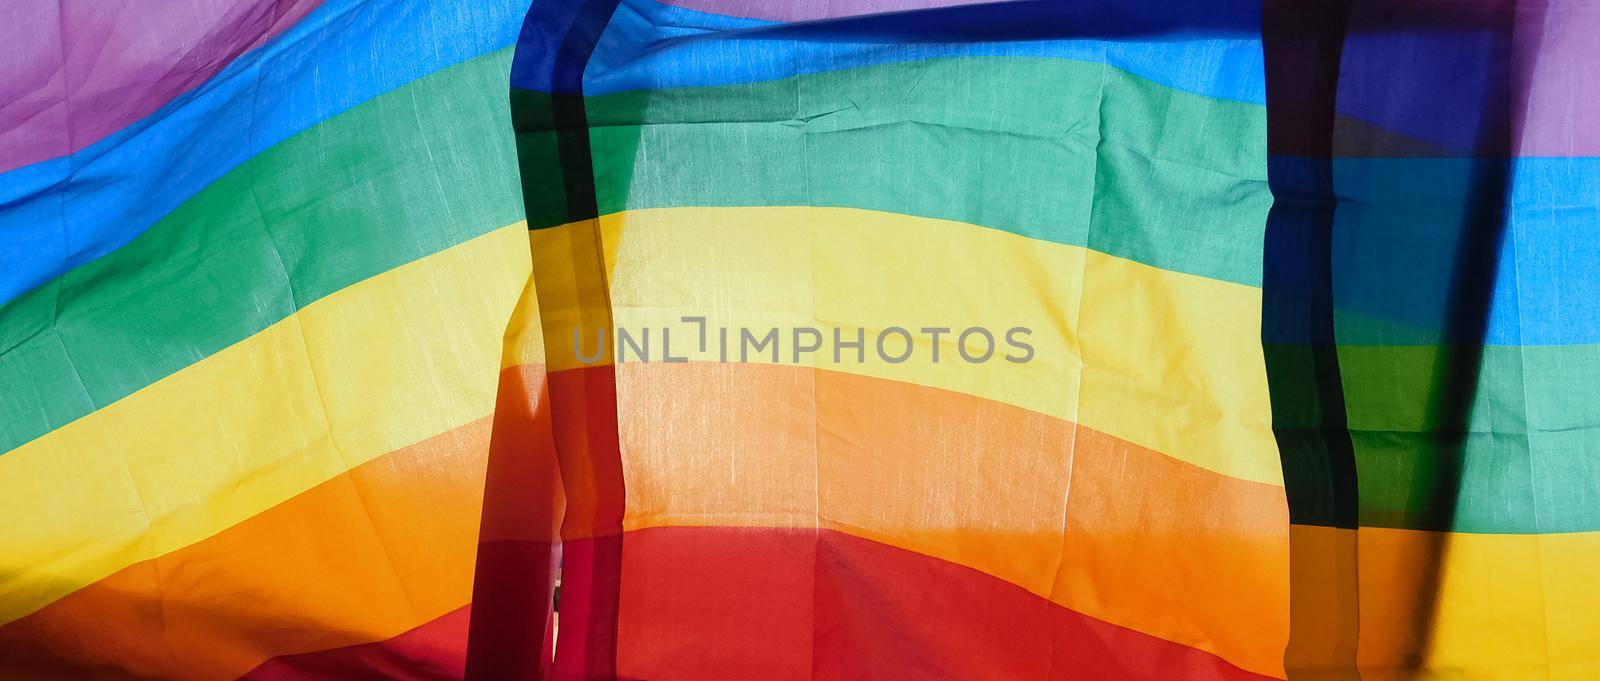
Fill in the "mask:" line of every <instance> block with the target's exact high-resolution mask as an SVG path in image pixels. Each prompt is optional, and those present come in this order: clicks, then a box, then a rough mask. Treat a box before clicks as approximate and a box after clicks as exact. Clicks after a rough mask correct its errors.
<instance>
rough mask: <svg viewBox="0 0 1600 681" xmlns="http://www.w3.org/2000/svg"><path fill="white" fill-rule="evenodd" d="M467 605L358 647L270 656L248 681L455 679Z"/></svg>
mask: <svg viewBox="0 0 1600 681" xmlns="http://www.w3.org/2000/svg"><path fill="white" fill-rule="evenodd" d="M471 609H472V608H471V606H466V607H462V608H460V609H458V610H454V611H452V612H450V613H449V614H447V615H444V616H442V617H440V618H438V619H435V620H433V621H431V622H428V623H427V624H424V625H422V626H419V627H417V628H415V629H412V630H410V631H408V632H406V633H404V634H401V635H399V636H396V637H394V638H391V639H388V640H386V641H379V642H377V643H365V644H362V645H355V646H348V647H345V648H333V649H331V650H322V651H317V652H314V653H301V654H298V655H285V656H282V657H275V658H272V659H270V660H267V661H266V662H263V663H261V665H260V666H258V667H256V668H255V669H252V670H250V672H249V673H248V674H245V675H244V676H243V677H240V678H242V679H246V680H248V681H366V680H368V679H370V680H372V681H459V679H461V678H462V674H463V668H464V667H465V666H466V650H467V621H468V619H469V617H470V612H471Z"/></svg>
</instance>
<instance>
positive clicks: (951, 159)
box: [468, 0, 1600, 680]
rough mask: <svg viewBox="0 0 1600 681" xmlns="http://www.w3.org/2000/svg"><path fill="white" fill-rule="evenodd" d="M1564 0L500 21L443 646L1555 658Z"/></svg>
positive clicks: (1332, 672) (1558, 675)
mask: <svg viewBox="0 0 1600 681" xmlns="http://www.w3.org/2000/svg"><path fill="white" fill-rule="evenodd" d="M1597 29H1600V11H1597V10H1596V8H1594V7H1592V6H1589V5H1587V4H1585V3H1582V2H1569V1H1559V0H1558V1H1555V2H1537V3H1517V2H1503V1H1498V0H1481V1H1479V0H1470V1H1466V2H1460V1H1450V2H1443V1H1439V2H1434V1H1429V0H1414V1H1408V2H1378V1H1376V0H1374V1H1366V0H1362V1H1343V2H1327V3H1315V2H1294V1H1293V0H1282V1H1280V0H1270V1H1268V2H1266V3H1259V2H1253V1H1250V2H1232V1H1227V0H1224V1H1222V2H1214V1H1213V2H1199V1H1184V0H1179V1H1176V2H1154V1H1149V2H1146V1H1142V0H1124V1H1119V2H1087V1H1086V2H1013V3H995V4H978V3H969V2H960V1H959V0H956V1H939V0H881V1H870V0H862V1H860V2H827V3H815V2H786V1H774V2H741V1H739V0H666V1H664V2H658V1H656V0H620V1H618V0H594V1H583V0H566V1H552V2H543V3H538V4H536V5H535V7H534V8H533V10H532V12H531V13H530V15H529V17H528V19H527V22H526V23H525V25H524V27H523V33H522V36H521V38H520V39H519V43H518V51H517V57H516V61H515V65H514V69H513V73H512V105H513V110H514V114H513V119H514V123H515V125H516V127H517V141H518V149H519V154H520V161H521V163H522V170H523V182H524V198H525V200H526V201H527V203H528V211H527V214H528V221H529V226H530V228H531V232H530V239H531V243H532V253H533V258H534V261H533V280H534V282H535V287H534V288H535V290H534V291H533V292H532V294H531V299H530V297H525V298H524V301H523V305H524V306H526V307H527V308H529V309H533V308H537V317H538V320H537V322H536V321H535V315H534V314H532V313H528V314H524V315H523V317H522V318H523V319H524V320H526V321H527V322H528V323H529V324H533V323H538V324H539V325H540V327H542V330H543V332H544V336H545V339H546V346H545V353H546V354H545V355H541V356H540V358H541V359H543V360H544V361H545V362H547V368H548V370H549V372H550V373H549V378H548V383H541V382H539V381H535V380H529V379H528V376H532V375H534V374H527V375H525V376H523V377H521V378H520V379H519V378H518V377H508V378H507V381H508V382H507V383H503V386H507V385H510V387H508V388H504V390H505V393H510V394H520V395H523V397H522V398H521V399H520V400H518V401H516V402H514V403H513V402H510V401H506V402H502V404H503V405H509V408H510V409H512V411H511V412H509V413H511V414H514V415H515V418H517V419H518V420H519V421H520V422H521V423H524V424H526V426H525V428H527V429H529V430H528V431H527V432H535V433H541V434H542V433H545V432H549V433H552V434H553V439H554V444H555V446H554V449H553V450H548V449H542V448H532V447H529V448H524V450H523V452H522V454H521V456H520V458H518V460H520V461H523V462H524V463H525V465H524V466H522V467H521V468H519V469H518V474H519V475H521V476H522V478H521V480H522V481H523V482H522V483H521V484H519V485H517V488H519V489H550V488H553V487H555V486H556V485H557V484H559V485H560V486H561V487H562V494H564V496H565V501H564V504H563V503H554V504H544V503H542V502H543V500H550V499H557V498H558V496H560V495H557V494H555V493H553V492H552V493H544V494H541V495H539V496H538V497H537V498H538V499H539V500H540V503H538V504H533V505H530V504H529V503H528V501H527V500H526V499H523V500H520V502H519V501H518V500H516V499H515V498H514V496H513V495H511V494H505V495H491V496H490V497H489V498H487V499H486V503H487V504H489V505H490V506H491V507H499V506H500V505H501V503H502V499H504V500H506V501H505V503H506V507H507V508H520V509H522V510H523V511H524V512H525V513H526V515H525V516H524V517H523V518H522V519H521V520H520V523H517V522H511V521H509V520H508V521H507V528H508V529H507V531H506V532H505V533H504V535H503V536H504V538H505V541H500V542H497V543H495V544H494V545H493V546H492V547H490V546H489V545H487V544H486V545H485V547H484V553H483V554H482V555H483V556H485V557H487V556H488V555H489V553H490V552H491V551H492V552H493V553H494V554H495V555H496V556H497V559H496V561H494V562H492V563H491V562H488V561H485V560H480V564H479V571H480V572H479V577H478V580H479V581H478V584H477V586H478V588H479V589H480V594H487V593H488V592H489V590H495V591H498V592H502V593H505V594H506V595H507V598H505V599H504V601H503V603H504V604H505V611H504V613H501V614H495V615H494V616H492V617H491V616H490V614H491V613H490V610H491V607H493V608H495V609H497V610H498V608H499V606H489V605H488V604H487V603H485V601H484V599H483V598H482V597H480V599H479V606H480V607H479V610H478V611H476V612H475V615H477V614H482V615H483V619H482V620H481V621H477V622H474V627H473V632H474V636H475V639H474V640H475V642H481V647H479V648H477V649H475V650H474V653H475V654H474V655H473V657H471V658H470V660H469V665H468V670H469V675H470V676H472V677H474V678H480V679H494V678H511V677H516V678H529V677H533V676H544V677H549V678H558V679H568V678H571V679H576V678H650V679H695V678H763V679H785V678H812V679H816V678H830V679H832V678H935V679H955V678H959V679H979V678H982V679H990V678H993V679H1106V678H1115V679H1243V678H1257V679H1259V678H1295V679H1302V678H1303V679H1358V678H1359V679H1368V680H1371V679H1414V678H1485V679H1490V678H1492V679H1521V678H1539V679H1587V678H1593V677H1595V676H1596V675H1597V674H1600V666H1597V665H1600V632H1596V630H1595V625H1594V624H1592V622H1593V621H1595V620H1594V619H1593V617H1592V616H1586V614H1588V613H1592V612H1594V611H1595V610H1596V609H1597V608H1596V606H1597V605H1600V603H1597V602H1596V601H1595V596H1594V593H1597V590H1596V589H1595V588H1594V587H1595V586H1596V585H1597V584H1600V582H1597V578H1596V574H1597V572H1596V570H1595V569H1594V568H1593V567H1592V566H1593V565H1594V564H1595V563H1596V560H1595V557H1594V555H1593V552H1594V542H1595V537H1596V536H1600V535H1597V534H1596V533H1595V530H1597V529H1600V523H1596V522H1593V519H1591V518H1589V516H1590V515H1592V514H1590V513H1589V509H1590V508H1591V507H1592V506H1593V504H1592V503H1591V502H1589V501H1587V499H1589V498H1590V497H1593V496H1595V491H1596V490H1597V486H1596V485H1597V481H1600V468H1597V467H1596V465H1595V463H1594V456H1593V451H1594V444H1593V442H1594V436H1593V427H1592V424H1593V423H1595V422H1596V419H1595V418H1594V417H1593V412H1594V411H1595V410H1594V409H1592V408H1590V406H1589V404H1588V402H1591V401H1592V400H1587V399H1586V397H1587V396H1588V395H1589V393H1590V392H1592V389H1590V388H1589V387H1587V386H1588V385H1590V384H1593V383H1595V379H1596V378H1600V374H1597V373H1596V372H1595V371H1593V370H1592V369H1594V368H1595V367H1596V366H1600V365H1596V364H1595V363H1594V361H1593V357H1595V356H1596V355H1595V353H1594V350H1593V347H1594V346H1593V344H1594V343H1595V340H1594V339H1593V338H1592V337H1593V336H1594V334H1593V333H1592V331H1593V328H1591V327H1593V326H1594V324H1593V322H1591V321H1590V320H1591V319H1594V318H1600V315H1593V314H1589V313H1588V312H1589V311H1588V306H1590V305H1591V304H1592V303H1593V300H1592V299H1594V298H1595V296H1594V295H1593V294H1594V290H1593V286H1592V284H1590V283H1589V282H1590V281H1591V280H1593V279H1594V269H1595V265H1594V264H1593V263H1595V262H1600V254H1596V253H1593V252H1592V251H1593V246H1592V245H1591V244H1590V242H1591V241H1593V240H1592V239H1589V238H1588V235H1589V234H1590V233H1591V232H1592V229H1590V228H1592V227H1593V223H1594V220H1595V218H1596V217H1597V214H1600V191H1597V187H1600V185H1597V184H1596V183H1595V182H1594V181H1593V177H1594V176H1596V173H1594V172H1591V171H1592V170H1593V168H1591V167H1590V166H1591V165H1592V163H1591V162H1592V158H1589V157H1592V156H1593V155H1594V153H1595V148H1596V139H1597V138H1596V137H1595V134H1594V131H1595V130H1596V129H1597V128H1596V127H1595V126H1594V125H1593V124H1592V123H1589V122H1587V121H1590V120H1594V119H1595V115H1600V110H1597V108H1596V107H1597V106H1600V86H1597V85H1596V81H1594V79H1592V78H1590V77H1588V76H1587V75H1586V74H1587V73H1588V70H1587V69H1586V67H1583V66H1580V65H1581V64H1586V63H1589V62H1592V61H1593V60H1594V58H1595V57H1596V56H1597V55H1596V52H1595V48H1594V47H1593V45H1594V43H1593V41H1592V40H1589V38H1588V37H1586V36H1592V35H1593V34H1594V33H1596V30H1597ZM1018 329H1025V330H1026V331H1027V333H1025V334H1020V337H1021V338H1023V339H1025V343H1022V344H1020V345H1018V344H1013V343H1011V341H1012V340H1014V338H1013V336H1012V335H1011V332H1012V331H1016V330H1018ZM516 331H517V332H519V333H524V334H532V333H533V331H532V329H531V328H523V329H518V330H516ZM769 333H770V334H771V335H770V336H769V335H768V334H769ZM1000 338H1003V339H1004V341H1005V342H1004V343H999V342H998V341H997V339H1000ZM608 339H609V340H608ZM651 343H654V344H653V345H652V344H651ZM1021 345H1026V350H1025V351H1023V350H1022V348H1021ZM886 348H887V349H886ZM1013 351H1015V352H1013ZM941 354H942V357H943V360H942V361H941V360H940V359H938V358H939V357H941ZM1013 360H1016V361H1013ZM516 380H523V381H524V382H526V384H527V387H526V388H523V389H518V388H517V387H516V386H515V385H514V382H515V381H516ZM505 393H503V394H505ZM513 440H514V438H513V437H512V436H510V435H507V436H505V437H497V438H496V443H501V442H507V443H509V442H512V441H513ZM523 440H524V441H526V442H530V443H533V442H540V440H538V439H537V438H523ZM541 474H543V475H545V476H550V475H554V476H557V477H558V481H552V480H551V479H550V478H549V477H543V478H541V477H539V476H540V475H541ZM535 480H538V482H537V483H536V482H535ZM491 484H492V480H491ZM534 485H541V486H542V487H535V486H534ZM563 512H564V516H563ZM512 526H516V527H517V528H518V529H516V530H514V531H513V530H511V529H509V528H510V527H512ZM557 528H559V529H557ZM486 529H487V525H486ZM558 559H559V560H560V561H561V562H562V579H563V583H562V591H561V610H560V615H561V619H560V627H559V629H560V635H559V637H557V638H556V640H555V641H554V645H553V659H552V658H551V657H550V654H551V652H552V651H551V650H549V649H548V648H549V646H550V642H549V641H548V638H547V640H546V644H545V645H546V647H547V648H546V649H545V650H542V651H540V653H541V654H535V653H534V652H532V650H531V647H532V643H533V642H536V641H539V640H540V636H541V635H543V636H546V637H548V635H549V633H550V631H549V629H548V628H547V627H545V626H544V624H543V623H544V622H546V618H545V615H547V614H548V611H547V610H545V609H544V608H543V604H544V603H547V602H548V601H549V582H547V581H545V582H541V583H539V584H537V585H530V584H528V582H527V581H526V579H525V578H526V577H527V576H529V575H536V576H540V577H541V578H542V576H544V575H548V574H551V573H552V572H553V568H552V566H553V565H554V564H555V563H556V561H557V560H558ZM519 565H520V566H521V567H518V566H519ZM512 603H518V604H519V605H516V606H512V605H511V604H512ZM530 609H534V610H535V611H536V612H535V614H534V616H532V617H530V616H528V613H529V610H530ZM512 613H520V615H521V617H522V619H521V622H522V623H523V624H524V625H525V630H524V631H521V632H517V633H508V632H509V629H508V627H507V626H506V624H505V623H506V622H508V621H509V620H510V619H511V618H512ZM479 632H485V633H484V634H483V635H482V636H478V634H479ZM502 636H503V637H504V639H503V640H502V639H500V638H499V637H502ZM515 642H521V643H522V648H520V649H519V648H517V647H516V645H515Z"/></svg>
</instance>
